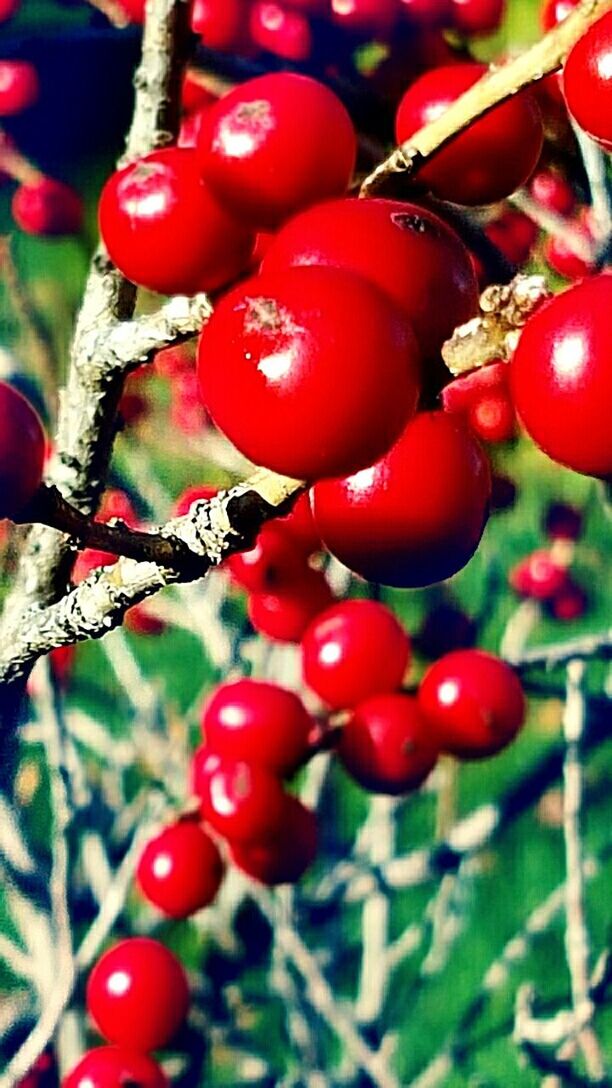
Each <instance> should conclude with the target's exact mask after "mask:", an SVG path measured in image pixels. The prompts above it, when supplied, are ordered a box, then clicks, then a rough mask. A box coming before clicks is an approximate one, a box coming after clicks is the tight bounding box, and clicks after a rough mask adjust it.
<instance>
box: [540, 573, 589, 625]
mask: <svg viewBox="0 0 612 1088" xmlns="http://www.w3.org/2000/svg"><path fill="white" fill-rule="evenodd" d="M587 605H588V598H587V595H586V593H585V592H584V590H583V589H582V588H581V587H580V586H578V585H576V583H575V582H572V581H570V580H569V579H568V582H567V585H566V586H565V587H564V588H563V589H562V590H561V591H560V592H559V593H558V594H557V596H556V597H553V598H552V600H551V601H550V602H549V603H548V609H549V611H550V613H551V615H552V616H553V618H554V619H556V620H562V621H564V622H566V623H567V622H571V621H572V620H577V619H580V617H581V616H584V613H585V612H586V609H587Z"/></svg>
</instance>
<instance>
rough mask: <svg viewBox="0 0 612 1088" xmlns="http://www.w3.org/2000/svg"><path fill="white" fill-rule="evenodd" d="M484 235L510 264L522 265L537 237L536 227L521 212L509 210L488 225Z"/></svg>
mask: <svg viewBox="0 0 612 1088" xmlns="http://www.w3.org/2000/svg"><path fill="white" fill-rule="evenodd" d="M484 233H485V234H486V236H487V238H488V239H489V241H490V242H492V243H493V245H494V246H497V248H498V249H499V251H500V253H503V255H504V257H506V259H507V260H509V261H510V262H511V264H518V265H521V264H524V263H525V261H526V260H527V259H528V257H529V254H530V253H531V250H532V248H533V246H534V245H535V243H536V241H537V237H538V233H539V231H538V227H537V225H536V224H535V223H534V222H533V220H532V219H530V218H529V216H527V215H523V213H522V212H519V211H515V210H513V209H509V210H508V211H506V212H504V213H503V215H500V216H499V218H498V219H495V220H494V221H493V222H492V223H488V224H487V226H486V227H485V231H484Z"/></svg>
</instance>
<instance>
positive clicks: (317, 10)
mask: <svg viewBox="0 0 612 1088" xmlns="http://www.w3.org/2000/svg"><path fill="white" fill-rule="evenodd" d="M283 6H284V7H286V8H295V9H296V10H297V11H303V12H304V14H305V15H326V14H327V12H328V9H329V0H283Z"/></svg>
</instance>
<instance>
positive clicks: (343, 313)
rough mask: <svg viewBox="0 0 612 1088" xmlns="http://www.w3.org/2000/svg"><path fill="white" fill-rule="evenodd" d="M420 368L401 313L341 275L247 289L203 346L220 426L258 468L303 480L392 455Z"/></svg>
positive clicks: (283, 277) (201, 371)
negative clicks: (268, 469)
mask: <svg viewBox="0 0 612 1088" xmlns="http://www.w3.org/2000/svg"><path fill="white" fill-rule="evenodd" d="M418 364H419V353H418V349H417V346H416V343H415V340H414V337H413V335H412V332H411V329H410V327H409V326H408V323H407V322H406V321H405V319H404V318H403V316H402V315H401V314H400V312H399V311H396V309H395V307H394V305H393V304H392V303H391V302H390V301H389V300H388V299H387V298H386V297H385V296H384V295H383V294H382V293H381V292H380V291H378V289H377V288H376V287H374V286H373V285H372V284H369V283H367V282H366V281H365V280H363V279H361V278H360V277H358V276H353V275H350V274H349V273H347V272H341V271H339V270H338V269H335V268H333V269H332V268H316V267H312V268H291V269H286V270H285V269H283V270H282V271H281V270H279V271H277V272H276V273H270V274H269V275H267V276H263V277H260V278H258V279H253V280H250V281H249V282H248V283H246V284H242V285H241V286H240V287H237V288H236V289H235V290H234V291H232V292H231V293H230V294H228V295H226V296H225V298H223V299H222V300H221V302H220V303H219V305H218V307H217V309H216V310H215V312H214V314H213V315H212V318H211V319H210V321H209V322H208V323H207V325H205V327H204V329H203V331H202V335H201V337H200V344H199V350H198V376H199V380H200V388H201V392H202V400H203V402H204V405H205V406H206V409H207V410H208V412H209V413H210V415H211V416H212V418H213V419H214V421H215V423H216V424H217V426H218V427H219V428H220V430H222V431H223V432H224V433H225V434H226V435H227V436H228V438H230V440H231V441H232V442H234V444H235V445H236V447H237V448H238V449H239V450H240V452H241V453H243V454H244V455H245V456H246V457H248V458H249V459H250V460H251V461H254V462H255V463H256V464H258V465H263V466H264V467H265V468H270V469H273V470H274V471H275V472H281V473H283V474H284V475H286V476H292V477H294V478H296V479H305V480H316V479H319V478H320V477H321V476H333V475H339V474H340V473H342V472H351V471H354V470H355V469H356V468H363V466H364V465H367V464H369V463H371V461H372V460H374V458H375V457H379V456H380V454H381V453H383V452H384V451H385V450H387V449H388V448H389V446H390V445H391V443H392V442H393V441H394V439H395V438H397V436H398V434H399V433H400V431H401V429H402V427H403V426H404V424H405V422H406V419H407V418H408V417H409V416H410V415H412V413H413V412H414V409H415V407H416V401H417V396H418V392H419V386H418V377H417V372H418ZM262 424H263V425H262Z"/></svg>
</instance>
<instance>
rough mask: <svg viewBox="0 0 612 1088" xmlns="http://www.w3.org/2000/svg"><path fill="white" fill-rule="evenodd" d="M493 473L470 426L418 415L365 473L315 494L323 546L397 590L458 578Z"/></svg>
mask: <svg viewBox="0 0 612 1088" xmlns="http://www.w3.org/2000/svg"><path fill="white" fill-rule="evenodd" d="M490 495H491V475H490V467H489V462H488V459H487V456H486V454H485V453H484V451H483V449H482V447H481V446H480V444H479V443H478V440H477V439H476V438H475V437H474V436H473V435H472V433H471V431H470V429H469V427H468V426H467V424H466V423H465V422H464V421H463V419H461V418H460V417H458V416H454V415H452V416H451V415H448V414H446V413H445V412H421V413H419V414H418V415H417V416H415V418H414V419H413V420H411V422H410V423H409V424H408V426H407V428H406V430H405V431H404V433H403V435H402V437H401V438H400V439H399V441H398V442H397V443H396V444H395V446H393V448H392V449H391V450H390V451H389V453H388V454H387V455H386V456H385V457H383V458H381V460H380V461H378V462H377V463H376V464H375V465H373V466H372V467H371V468H369V469H365V470H364V471H363V472H360V473H359V472H358V473H355V475H353V476H348V477H345V478H344V479H340V480H329V481H327V480H325V481H321V483H319V484H317V485H316V486H315V487H314V488H313V491H312V496H313V500H312V501H313V513H314V518H315V523H316V525H317V528H318V529H319V532H320V533H321V538H322V540H323V543H324V544H325V546H326V547H327V548H328V549H329V551H331V552H332V554H333V555H335V556H336V557H337V558H338V559H339V560H340V561H341V562H342V563H344V564H345V565H346V566H347V567H349V568H350V569H351V570H352V571H354V572H355V573H356V574H360V575H361V576H362V577H363V578H366V579H368V580H369V581H371V582H380V583H381V584H383V585H391V586H398V587H402V588H409V587H417V586H426V585H432V584H433V583H434V582H441V581H443V580H444V579H446V578H450V577H451V575H453V574H456V572H457V571H458V570H460V569H461V568H462V567H463V566H465V564H466V563H467V562H468V560H469V559H471V557H472V555H473V554H474V552H475V551H476V548H477V546H478V543H479V541H480V538H481V536H482V533H483V530H484V527H485V525H486V522H487V516H488V503H489V499H490Z"/></svg>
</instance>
